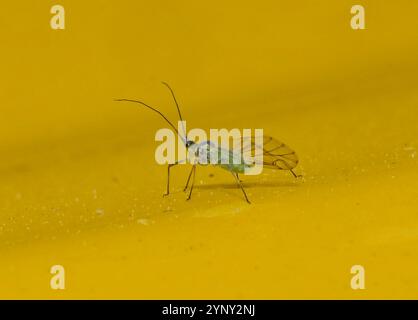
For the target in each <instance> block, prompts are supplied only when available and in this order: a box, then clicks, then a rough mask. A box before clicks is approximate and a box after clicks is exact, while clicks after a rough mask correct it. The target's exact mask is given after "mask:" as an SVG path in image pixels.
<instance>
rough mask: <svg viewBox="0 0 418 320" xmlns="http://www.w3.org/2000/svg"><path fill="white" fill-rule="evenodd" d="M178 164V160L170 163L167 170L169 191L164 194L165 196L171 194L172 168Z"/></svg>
mask: <svg viewBox="0 0 418 320" xmlns="http://www.w3.org/2000/svg"><path fill="white" fill-rule="evenodd" d="M177 164H178V162H175V163H171V164H169V165H168V170H167V192H166V193H164V194H163V197H165V196H168V195H169V194H170V168H171V167H174V166H175V165H177Z"/></svg>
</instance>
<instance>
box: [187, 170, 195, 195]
mask: <svg viewBox="0 0 418 320" xmlns="http://www.w3.org/2000/svg"><path fill="white" fill-rule="evenodd" d="M192 171H193V179H192V186H191V187H190V192H189V196H188V197H187V200H190V198H191V197H192V191H193V187H194V177H195V176H196V165H195V164H194V165H193V168H192Z"/></svg>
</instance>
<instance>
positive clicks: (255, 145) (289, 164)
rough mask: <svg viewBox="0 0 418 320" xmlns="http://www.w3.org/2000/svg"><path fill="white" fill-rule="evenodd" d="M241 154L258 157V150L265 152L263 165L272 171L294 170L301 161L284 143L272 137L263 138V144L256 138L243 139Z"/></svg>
mask: <svg viewBox="0 0 418 320" xmlns="http://www.w3.org/2000/svg"><path fill="white" fill-rule="evenodd" d="M240 139H241V149H240V152H241V154H245V153H246V152H247V153H248V152H251V155H252V156H254V155H257V152H258V150H262V152H263V165H264V166H265V167H268V168H271V169H280V170H292V169H293V168H294V167H296V166H297V164H298V162H299V159H298V156H297V154H296V152H295V151H293V150H292V149H291V148H290V147H288V146H287V145H286V144H284V143H283V142H280V141H278V140H276V139H274V138H272V137H269V136H263V137H262V139H259V140H261V141H262V144H261V143H260V142H258V141H257V139H256V137H255V136H251V138H247V139H245V138H244V137H241V138H240Z"/></svg>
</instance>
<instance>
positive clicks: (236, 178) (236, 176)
mask: <svg viewBox="0 0 418 320" xmlns="http://www.w3.org/2000/svg"><path fill="white" fill-rule="evenodd" d="M231 174H232V175H233V176H234V178H235V180H237V183H238V185H239V186H240V188H241V190H242V193H244V197H245V200H247V202H248V203H249V204H251V202H250V200H248V197H247V194H246V193H245V190H244V187H243V186H242V184H241V181H240V180H239V178H238V174H233V173H232V172H231Z"/></svg>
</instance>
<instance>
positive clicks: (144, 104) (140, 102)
mask: <svg viewBox="0 0 418 320" xmlns="http://www.w3.org/2000/svg"><path fill="white" fill-rule="evenodd" d="M115 101H123V102H134V103H139V104H142V105H143V106H145V107H147V108H149V109H151V110H152V111H154V112H157V113H158V114H159V115H160V116H161V117H163V118H164V120H165V121H167V122H168V124H169V125H170V126H171V127H172V128H173V129H174V131H175V132H176V133H177V135H178V136H179V137H181V138H182V139H184V138H183V137H182V136H181V135H180V134H179V132H178V131H177V129H176V127H175V126H174V125H173V124H172V123H171V121H170V120H168V119H167V117H166V116H165V115H164V114H162V113H161V112H160V111H158V110H157V109H155V108H153V107H151V106H149V105H147V104H146V103H144V102H142V101H139V100H132V99H115Z"/></svg>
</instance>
